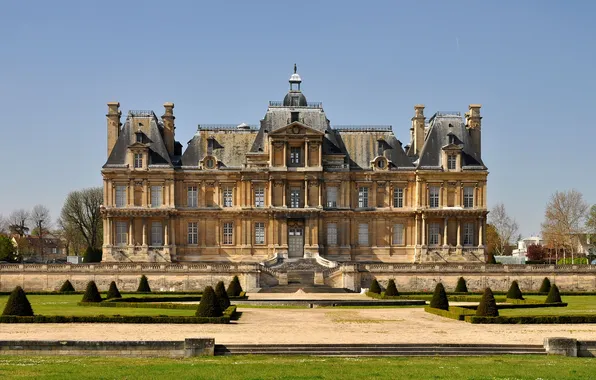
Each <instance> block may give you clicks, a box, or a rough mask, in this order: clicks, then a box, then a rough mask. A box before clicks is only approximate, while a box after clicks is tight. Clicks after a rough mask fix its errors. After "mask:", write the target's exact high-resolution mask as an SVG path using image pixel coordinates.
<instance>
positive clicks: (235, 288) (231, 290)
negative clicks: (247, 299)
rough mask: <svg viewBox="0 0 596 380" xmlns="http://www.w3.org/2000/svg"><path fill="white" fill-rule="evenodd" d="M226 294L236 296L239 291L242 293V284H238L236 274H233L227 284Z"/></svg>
mask: <svg viewBox="0 0 596 380" xmlns="http://www.w3.org/2000/svg"><path fill="white" fill-rule="evenodd" d="M227 292H228V296H229V297H238V296H240V293H242V285H240V280H239V279H238V276H234V278H233V279H232V282H230V284H229V285H228V290H227Z"/></svg>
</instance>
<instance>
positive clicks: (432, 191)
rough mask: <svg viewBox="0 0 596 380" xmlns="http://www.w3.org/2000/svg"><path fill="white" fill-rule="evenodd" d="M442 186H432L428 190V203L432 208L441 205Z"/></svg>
mask: <svg viewBox="0 0 596 380" xmlns="http://www.w3.org/2000/svg"><path fill="white" fill-rule="evenodd" d="M440 192H441V188H440V187H438V186H431V187H430V188H429V190H428V198H429V199H428V205H429V207H431V208H437V207H439V194H440Z"/></svg>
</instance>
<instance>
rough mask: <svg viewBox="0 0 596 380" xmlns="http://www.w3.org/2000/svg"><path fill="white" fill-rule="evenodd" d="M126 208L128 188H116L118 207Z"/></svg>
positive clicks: (120, 186) (119, 186)
mask: <svg viewBox="0 0 596 380" xmlns="http://www.w3.org/2000/svg"><path fill="white" fill-rule="evenodd" d="M124 206H126V186H122V185H118V186H116V207H124Z"/></svg>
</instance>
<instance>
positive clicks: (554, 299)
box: [544, 284, 563, 303]
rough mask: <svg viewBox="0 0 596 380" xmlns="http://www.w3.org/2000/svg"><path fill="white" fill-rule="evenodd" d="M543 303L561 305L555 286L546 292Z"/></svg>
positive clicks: (557, 289)
mask: <svg viewBox="0 0 596 380" xmlns="http://www.w3.org/2000/svg"><path fill="white" fill-rule="evenodd" d="M544 302H545V303H561V302H563V300H562V299H561V294H560V293H559V287H558V286H557V285H556V284H553V285H552V286H551V287H550V291H549V292H548V296H546V301H544Z"/></svg>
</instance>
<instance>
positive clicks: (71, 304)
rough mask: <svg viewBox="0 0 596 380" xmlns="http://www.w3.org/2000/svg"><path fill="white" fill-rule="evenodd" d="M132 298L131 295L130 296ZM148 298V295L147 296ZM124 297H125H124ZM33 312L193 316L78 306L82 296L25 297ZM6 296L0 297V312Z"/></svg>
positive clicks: (191, 313) (167, 311) (182, 312)
mask: <svg viewBox="0 0 596 380" xmlns="http://www.w3.org/2000/svg"><path fill="white" fill-rule="evenodd" d="M131 296H132V295H131ZM147 296H149V295H147ZM125 297H126V296H125ZM27 298H28V299H29V302H31V307H32V308H33V312H34V313H35V314H37V315H74V316H82V315H115V314H119V315H168V316H189V317H190V316H194V313H195V311H194V310H181V309H147V308H138V309H137V308H130V307H126V308H117V307H93V306H78V305H77V303H78V302H80V301H81V299H82V298H83V295H81V294H73V295H51V296H36V295H30V296H27ZM6 300H8V296H0V312H1V311H2V310H4V305H5V304H6Z"/></svg>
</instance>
